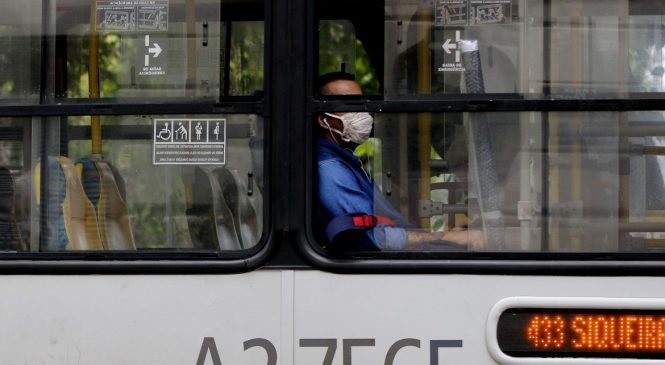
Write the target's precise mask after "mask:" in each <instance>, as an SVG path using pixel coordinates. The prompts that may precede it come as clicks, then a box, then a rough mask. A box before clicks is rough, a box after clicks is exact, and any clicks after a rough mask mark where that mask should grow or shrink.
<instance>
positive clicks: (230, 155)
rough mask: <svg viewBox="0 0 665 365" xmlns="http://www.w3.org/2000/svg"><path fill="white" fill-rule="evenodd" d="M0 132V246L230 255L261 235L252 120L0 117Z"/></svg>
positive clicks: (259, 126)
mask: <svg viewBox="0 0 665 365" xmlns="http://www.w3.org/2000/svg"><path fill="white" fill-rule="evenodd" d="M97 123H100V124H101V127H99V126H97ZM91 125H92V128H91ZM0 130H1V131H2V132H3V133H2V134H1V136H2V137H1V138H0V151H1V153H0V186H2V189H0V210H1V211H0V220H1V221H0V229H1V230H2V231H0V245H1V246H0V248H1V249H2V250H5V251H15V250H29V251H31V252H55V251H77V250H99V251H111V250H116V251H117V250H129V251H134V250H145V249H170V250H210V251H234V250H242V249H248V248H251V247H253V246H255V245H256V244H257V243H258V242H259V239H260V238H261V235H262V232H263V199H262V187H263V174H262V169H263V162H262V161H263V122H262V118H261V117H260V116H258V115H248V114H228V115H181V116H115V117H87V116H84V117H53V118H45V119H44V118H33V119H32V120H30V119H29V118H28V119H3V120H0ZM91 130H92V134H94V135H96V133H97V131H99V132H101V137H102V138H101V139H98V137H93V136H92V135H91ZM98 143H101V145H98ZM100 147H101V149H100V150H99V151H98V152H95V151H96V150H97V149H98V148H100Z"/></svg>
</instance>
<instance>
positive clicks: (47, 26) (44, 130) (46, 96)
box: [30, 0, 55, 251]
mask: <svg viewBox="0 0 665 365" xmlns="http://www.w3.org/2000/svg"><path fill="white" fill-rule="evenodd" d="M51 7H52V5H51V1H50V0H43V2H42V30H41V39H42V45H41V52H42V55H41V75H40V82H39V84H40V92H39V94H40V95H39V102H40V104H49V103H51V102H52V100H53V93H52V90H53V88H52V84H53V73H52V70H53V68H52V67H51V65H52V60H53V56H54V54H53V52H52V50H51V47H52V43H53V42H51V39H50V38H51V36H53V37H55V34H53V35H52V32H53V31H54V24H53V22H52V19H53V18H52V16H53V14H52V9H51ZM37 132H38V133H40V136H39V138H33V139H32V140H33V141H35V140H39V143H40V145H39V146H38V151H39V157H40V160H41V162H40V166H41V168H40V169H39V181H40V183H39V193H38V194H39V197H35V199H36V200H38V201H39V202H40V205H39V240H38V241H37V240H35V239H31V245H30V246H31V247H30V250H31V251H45V250H46V249H47V248H48V242H49V240H50V237H49V230H48V227H49V224H48V223H49V216H48V212H49V200H50V197H49V175H50V174H49V169H48V157H49V153H48V146H49V145H50V144H49V128H48V118H46V117H43V118H39V128H37ZM33 190H34V189H33ZM31 231H32V232H33V234H34V235H36V232H35V231H34V230H33V229H32V227H31Z"/></svg>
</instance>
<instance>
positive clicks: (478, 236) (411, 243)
mask: <svg viewBox="0 0 665 365" xmlns="http://www.w3.org/2000/svg"><path fill="white" fill-rule="evenodd" d="M406 241H407V242H406V247H405V249H407V250H413V249H416V248H417V246H418V245H420V244H422V243H425V242H436V241H448V242H452V243H456V244H459V245H463V246H467V247H468V248H469V249H471V250H479V249H481V248H483V246H484V245H485V242H484V237H483V234H482V232H481V231H477V230H460V231H447V232H424V231H416V230H407V231H406Z"/></svg>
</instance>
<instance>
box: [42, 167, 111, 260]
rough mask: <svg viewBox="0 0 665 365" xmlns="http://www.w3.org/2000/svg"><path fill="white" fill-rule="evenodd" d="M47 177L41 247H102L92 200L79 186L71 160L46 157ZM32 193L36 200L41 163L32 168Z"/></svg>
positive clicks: (52, 248)
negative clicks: (44, 235)
mask: <svg viewBox="0 0 665 365" xmlns="http://www.w3.org/2000/svg"><path fill="white" fill-rule="evenodd" d="M47 168H48V169H49V171H48V172H49V174H48V176H49V181H48V184H49V185H48V187H47V188H48V197H49V200H48V208H47V209H48V218H47V220H48V224H47V226H48V230H49V234H48V237H49V239H48V242H47V243H46V247H42V249H44V250H46V251H62V250H65V249H66V250H102V249H104V246H103V245H102V240H101V238H100V235H99V229H98V226H97V219H96V216H95V210H94V206H93V204H92V203H91V202H90V200H89V199H88V197H87V196H86V194H85V191H84V190H83V185H82V184H81V181H80V179H79V176H78V174H77V172H76V168H75V166H74V164H72V162H71V160H70V159H68V158H66V157H63V156H59V157H49V158H48V164H47ZM34 178H35V185H34V186H35V193H36V196H37V197H38V199H37V203H38V204H40V199H39V197H40V196H41V194H40V193H41V190H40V189H41V164H37V166H36V168H35V172H34Z"/></svg>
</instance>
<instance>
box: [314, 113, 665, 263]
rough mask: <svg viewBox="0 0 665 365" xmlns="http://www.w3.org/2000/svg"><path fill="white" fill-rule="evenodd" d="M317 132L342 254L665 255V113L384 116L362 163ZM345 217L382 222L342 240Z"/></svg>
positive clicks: (324, 191)
mask: <svg viewBox="0 0 665 365" xmlns="http://www.w3.org/2000/svg"><path fill="white" fill-rule="evenodd" d="M338 115H339V114H338ZM330 118H332V117H329V116H328V119H330ZM329 122H330V120H329ZM330 123H332V122H330ZM317 129H318V130H319V131H318V132H319V142H318V146H317V148H318V154H317V156H318V157H317V160H318V161H317V170H318V174H317V177H318V180H317V186H318V188H319V190H318V192H317V194H318V202H319V203H318V204H319V206H318V207H317V208H316V209H317V212H316V215H315V216H316V217H317V221H316V224H317V225H318V226H317V227H316V229H317V231H318V232H319V238H320V239H321V240H322V242H327V247H328V248H330V249H332V250H335V249H336V248H337V249H339V248H340V247H341V248H342V249H343V250H361V251H364V250H368V249H375V248H376V247H372V246H367V240H368V236H369V240H370V241H371V242H370V243H374V244H375V245H377V246H379V247H378V248H380V249H381V250H382V251H391V250H398V251H401V250H416V251H458V250H462V251H467V250H475V251H490V252H646V251H648V252H653V251H662V250H665V245H663V239H664V238H665V228H664V227H665V137H664V136H665V113H663V112H656V111H654V112H624V113H620V112H522V113H512V112H510V113H509V112H497V113H443V114H430V113H417V114H386V113H379V114H376V115H374V138H373V139H370V140H369V141H368V142H366V143H365V144H363V145H360V146H359V147H358V148H357V149H356V150H355V153H356V156H355V157H354V156H353V155H351V153H350V152H349V151H348V149H345V148H339V146H335V145H336V144H339V143H341V142H340V141H341V139H340V138H341V137H340V136H339V135H338V134H337V133H335V132H334V131H330V130H327V129H326V128H317ZM328 135H334V136H335V137H334V138H328V139H327V140H325V138H327V136H328ZM331 141H336V142H331ZM347 147H348V146H347ZM358 159H359V160H360V161H362V163H363V165H362V166H361V165H359V164H357V162H358ZM370 177H371V181H370V180H369V178H370ZM335 204H338V205H335ZM335 209H337V210H338V211H343V212H344V213H360V214H361V215H362V214H375V215H376V216H377V217H378V218H379V220H378V225H377V226H376V228H373V229H369V230H365V229H363V230H361V231H362V233H361V234H358V229H357V227H356V231H355V233H354V234H355V236H354V234H350V235H349V236H347V237H346V238H340V239H338V240H336V241H333V242H332V243H331V242H329V241H328V240H327V238H326V237H325V236H326V235H325V233H324V232H325V230H326V228H328V224H329V222H330V221H331V220H332V219H333V218H336V217H337V215H335V214H339V213H331V212H335ZM345 210H346V211H345ZM354 210H356V211H354ZM381 217H386V218H389V220H381V219H382V218H381ZM375 223H377V222H375ZM363 240H364V241H363ZM451 242H453V243H461V244H462V245H461V246H457V245H452V244H450V243H451ZM335 245H338V246H337V247H336V246H335ZM363 245H364V246H363Z"/></svg>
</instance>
